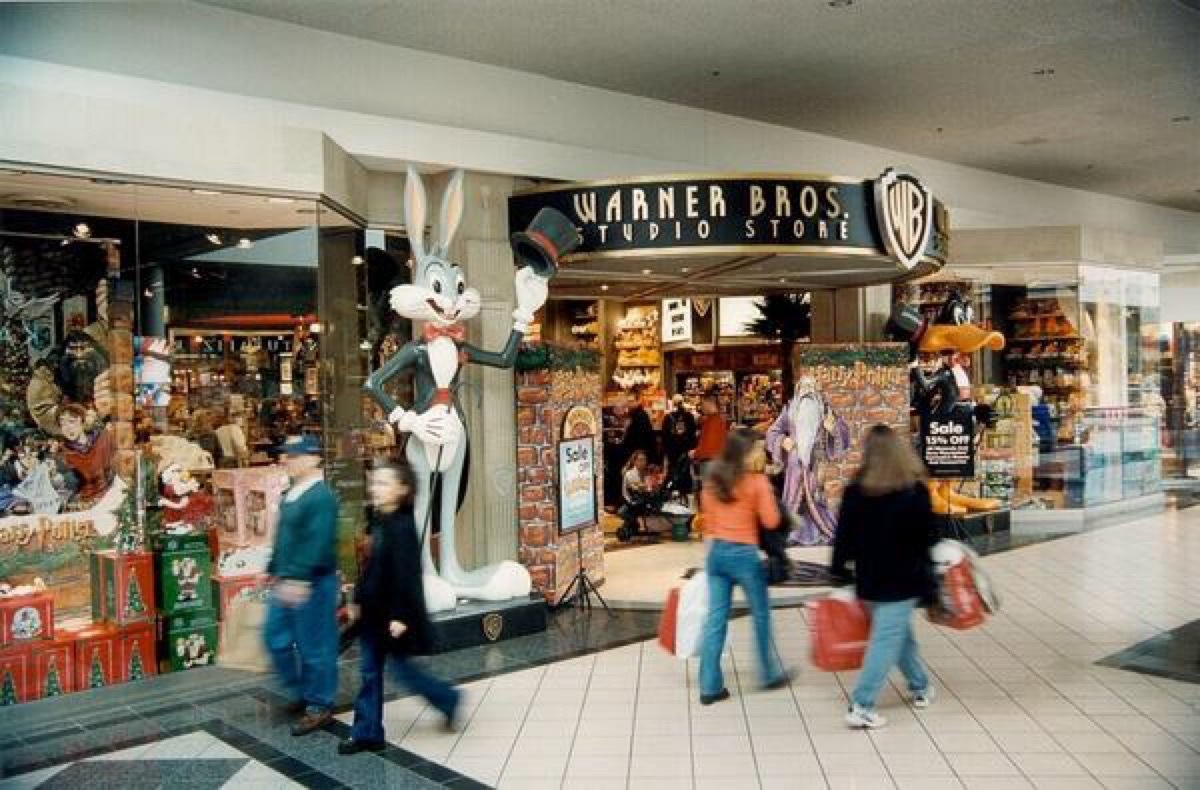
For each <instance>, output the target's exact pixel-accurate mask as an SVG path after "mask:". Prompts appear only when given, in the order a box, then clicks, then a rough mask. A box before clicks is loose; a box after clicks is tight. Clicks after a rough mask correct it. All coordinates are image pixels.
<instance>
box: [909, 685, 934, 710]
mask: <svg viewBox="0 0 1200 790" xmlns="http://www.w3.org/2000/svg"><path fill="white" fill-rule="evenodd" d="M935 697H937V694H936V693H935V692H934V690H933V686H926V687H925V689H924V690H923V691H914V692H913V693H912V699H911V700H910V701H911V702H912V706H913V707H914V708H916V709H917V710H925V709H926V708H928V707H929V706H930V705H932V704H933V700H934V698H935Z"/></svg>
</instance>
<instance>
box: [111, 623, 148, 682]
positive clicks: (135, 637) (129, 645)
mask: <svg viewBox="0 0 1200 790" xmlns="http://www.w3.org/2000/svg"><path fill="white" fill-rule="evenodd" d="M155 637H156V635H155V633H154V623H137V624H135V625H127V626H125V627H124V628H122V629H121V636H120V640H119V642H118V643H117V647H118V650H117V659H118V662H119V663H118V667H117V677H118V679H119V680H120V682H122V683H127V682H129V681H131V680H142V679H143V678H146V677H148V676H150V675H156V674H158V666H157V663H156V662H155V657H154V653H155Z"/></svg>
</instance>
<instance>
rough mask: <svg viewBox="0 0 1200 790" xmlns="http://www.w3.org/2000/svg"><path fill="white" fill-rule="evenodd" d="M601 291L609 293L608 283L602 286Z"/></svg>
mask: <svg viewBox="0 0 1200 790" xmlns="http://www.w3.org/2000/svg"><path fill="white" fill-rule="evenodd" d="M600 290H601V291H607V290H608V283H605V284H604V285H601V286H600Z"/></svg>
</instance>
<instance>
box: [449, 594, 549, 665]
mask: <svg viewBox="0 0 1200 790" xmlns="http://www.w3.org/2000/svg"><path fill="white" fill-rule="evenodd" d="M546 618H547V607H546V602H545V600H544V599H543V598H542V596H540V595H531V596H529V597H528V598H515V599H513V600H511V601H470V602H468V603H463V604H459V605H458V607H457V608H456V609H454V610H452V611H449V612H438V613H437V614H434V615H431V616H430V620H431V621H432V623H433V650H432V652H433V653H435V654H436V653H447V652H449V651H451V650H461V649H463V648H464V647H478V646H479V645H486V644H489V643H491V642H503V641H504V640H506V639H513V638H515V637H518V636H528V635H529V634H536V633H540V632H542V631H545V630H546Z"/></svg>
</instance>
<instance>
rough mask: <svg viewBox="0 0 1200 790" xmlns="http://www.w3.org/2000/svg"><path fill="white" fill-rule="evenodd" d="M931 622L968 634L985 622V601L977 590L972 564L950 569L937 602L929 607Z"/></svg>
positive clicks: (945, 575) (956, 565)
mask: <svg viewBox="0 0 1200 790" xmlns="http://www.w3.org/2000/svg"><path fill="white" fill-rule="evenodd" d="M927 616H928V617H929V622H931V623H934V624H936V625H944V626H946V627H947V628H955V629H957V630H959V631H965V630H966V629H968V628H974V627H975V626H977V625H979V624H980V623H982V622H983V620H984V608H983V598H982V597H980V595H979V591H978V590H977V589H976V588H975V580H974V578H973V577H972V575H971V563H970V562H969V561H968V560H965V559H964V560H962V561H960V562H956V563H954V564H953V565H951V566H950V567H949V568H947V569H946V572H945V573H943V574H942V575H941V578H940V579H939V583H938V594H937V600H935V601H934V603H933V605H932V606H930V607H929V611H928V614H927Z"/></svg>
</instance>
